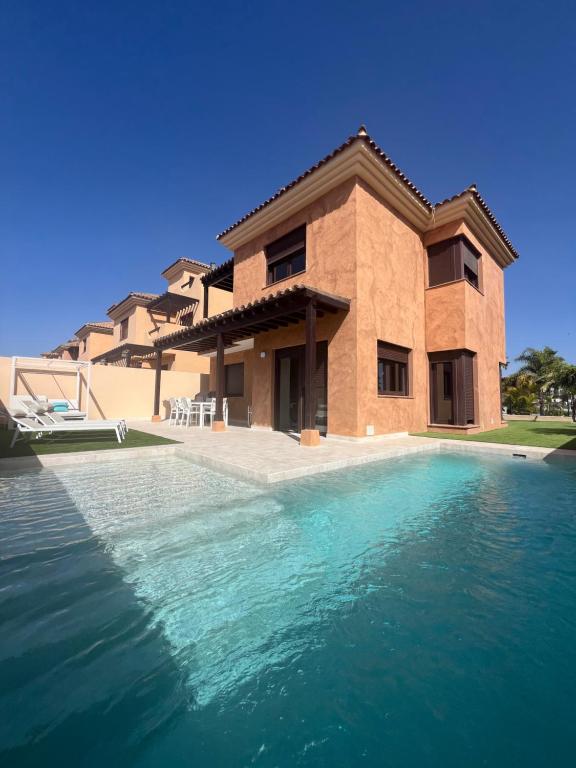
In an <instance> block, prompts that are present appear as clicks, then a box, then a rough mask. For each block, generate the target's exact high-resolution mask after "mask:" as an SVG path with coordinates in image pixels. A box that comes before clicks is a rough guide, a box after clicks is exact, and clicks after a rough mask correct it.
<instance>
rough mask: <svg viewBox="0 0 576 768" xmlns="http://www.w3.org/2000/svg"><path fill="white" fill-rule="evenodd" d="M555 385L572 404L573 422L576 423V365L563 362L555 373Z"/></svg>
mask: <svg viewBox="0 0 576 768" xmlns="http://www.w3.org/2000/svg"><path fill="white" fill-rule="evenodd" d="M554 383H555V385H556V387H557V388H558V390H559V391H560V392H561V393H562V394H563V395H566V397H567V399H569V402H570V413H571V414H572V421H576V365H571V364H570V363H566V362H564V361H562V362H561V363H559V364H558V366H557V367H556V370H555V372H554Z"/></svg>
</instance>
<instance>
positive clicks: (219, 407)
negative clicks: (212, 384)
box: [212, 333, 226, 432]
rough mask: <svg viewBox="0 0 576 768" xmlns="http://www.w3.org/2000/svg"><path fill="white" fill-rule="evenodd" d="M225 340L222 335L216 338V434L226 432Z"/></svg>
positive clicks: (214, 426) (214, 428) (213, 428)
mask: <svg viewBox="0 0 576 768" xmlns="http://www.w3.org/2000/svg"><path fill="white" fill-rule="evenodd" d="M225 429H226V425H225V423H224V339H223V337H222V333H219V334H217V336H216V413H215V414H214V421H213V422H212V430H213V431H214V432H224V430H225Z"/></svg>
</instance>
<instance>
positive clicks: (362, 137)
mask: <svg viewBox="0 0 576 768" xmlns="http://www.w3.org/2000/svg"><path fill="white" fill-rule="evenodd" d="M358 142H362V143H364V144H365V145H366V146H367V147H368V148H369V149H370V151H371V152H373V153H374V155H376V156H377V157H378V158H379V159H380V160H382V161H383V162H384V163H385V164H386V165H387V166H388V168H390V170H391V171H393V173H394V174H395V175H396V177H397V178H398V180H399V181H400V182H401V183H402V184H404V185H405V186H406V187H407V188H408V189H410V191H411V192H413V193H414V194H415V195H416V196H417V197H418V198H420V200H421V201H422V203H423V204H424V205H425V206H426V207H427V208H429V209H430V210H432V207H433V206H432V203H431V202H430V201H429V200H427V199H426V197H425V196H424V194H423V193H422V192H421V191H420V190H419V189H418V187H416V185H415V184H414V183H413V182H411V181H410V179H409V178H408V177H407V176H406V174H405V173H403V172H402V171H401V170H400V168H398V166H397V165H396V164H395V163H393V162H392V160H391V159H390V158H389V157H388V155H387V154H386V153H385V152H384V150H383V149H381V148H380V147H379V146H378V144H376V142H375V141H374V139H372V138H371V136H369V135H368V132H367V130H366V127H365V126H364V125H361V126H360V128H359V129H358V132H357V133H356V134H355V135H353V136H349V137H348V138H347V139H346V141H345V142H344V143H343V144H341V145H340V146H339V147H336V149H335V150H333V151H332V152H330V154H328V155H326V156H325V157H323V158H322V159H321V160H319V161H318V162H317V163H314V165H313V166H311V167H310V168H308V169H307V170H305V171H304V172H303V173H301V174H300V176H298V177H297V178H296V179H294V181H291V182H290V183H289V184H286V186H284V187H280V189H278V190H277V191H276V192H275V193H274V194H273V195H272V196H271V197H269V198H268V199H267V200H264V202H263V203H261V204H260V205H258V206H256V208H253V209H252V210H251V211H249V212H248V213H247V214H246V215H245V216H242V218H241V219H238V221H236V222H234V224H231V225H230V226H229V227H227V228H226V229H225V230H224V231H223V232H220V234H219V235H217V236H216V239H217V240H221V239H222V238H223V237H224V236H225V235H227V234H228V233H229V232H232V230H233V229H236V227H239V226H240V224H243V223H244V222H245V221H247V220H248V219H249V218H251V217H252V216H254V215H255V214H256V213H258V212H259V211H261V210H262V209H263V208H266V207H267V206H269V205H270V204H271V203H273V202H274V201H275V200H278V198H279V197H282V196H283V195H285V194H286V193H287V192H288V191H289V190H291V189H293V188H294V187H295V186H296V185H297V184H300V183H301V182H302V181H304V179H306V178H307V177H308V176H310V175H311V174H313V173H315V172H316V171H318V170H319V169H320V168H322V167H323V166H325V165H327V164H328V163H329V162H330V161H331V160H333V159H334V158H335V157H337V156H338V155H340V154H342V152H344V150H346V149H348V147H351V146H352V145H353V144H355V143H358Z"/></svg>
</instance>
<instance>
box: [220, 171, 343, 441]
mask: <svg viewBox="0 0 576 768" xmlns="http://www.w3.org/2000/svg"><path fill="white" fill-rule="evenodd" d="M303 223H306V225H307V227H306V272H305V273H304V274H302V275H296V276H294V277H293V278H289V279H287V280H282V281H281V282H279V283H275V284H274V285H272V286H267V285H266V256H265V252H264V248H265V246H266V245H267V243H269V242H271V241H272V240H275V239H276V238H278V237H281V236H282V235H283V234H285V233H286V232H289V231H290V230H292V229H294V228H295V227H297V226H299V225H301V224H303ZM355 252H356V184H355V180H354V179H350V181H348V182H346V183H345V184H342V185H340V186H339V187H337V188H336V189H334V190H332V191H331V192H329V193H328V194H327V195H325V196H324V197H322V198H320V199H319V200H317V201H315V202H314V203H312V204H311V205H309V206H307V207H306V208H304V209H303V210H302V211H300V212H299V213H298V214H297V215H295V216H292V217H291V218H289V219H287V220H286V221H284V222H283V223H282V225H280V226H277V227H274V228H273V229H270V230H268V231H267V232H266V233H265V234H264V235H262V236H260V237H258V238H256V239H255V240H253V241H251V242H250V243H248V244H247V245H245V246H243V247H242V248H240V249H239V250H238V251H237V252H236V253H235V256H234V306H240V305H242V304H246V303H248V302H250V301H254V300H255V299H260V298H262V297H263V296H266V295H269V294H270V293H274V292H275V291H278V290H281V289H283V288H288V287H290V286H291V285H294V284H299V283H305V284H306V285H308V286H311V287H314V288H318V289H320V290H323V291H326V292H328V293H333V294H336V295H339V296H343V297H345V298H349V299H352V305H351V308H350V312H348V313H347V314H342V315H338V316H336V315H327V316H325V317H324V318H321V319H320V320H319V321H318V327H317V337H318V340H319V341H321V340H328V342H329V352H328V412H329V420H330V421H329V429H330V431H338V433H339V434H343V435H355V434H356V433H357V431H358V413H357V407H356V401H357V376H356V370H357V365H356V354H357V352H356V336H357V318H356V308H357V302H356V301H355V299H356V290H357V277H356V264H355V258H354V254H355ZM303 343H304V327H303V325H302V326H296V327H291V328H286V329H283V330H278V331H269V332H268V333H262V334H260V335H258V336H256V337H255V339H254V369H253V385H252V412H253V424H254V426H257V427H270V426H271V425H272V422H273V402H272V400H273V398H272V392H273V377H274V350H275V349H279V348H282V347H289V346H296V345H299V344H303ZM262 352H263V353H264V357H263V356H262V355H261V353H262ZM351 373H352V375H350V374H351Z"/></svg>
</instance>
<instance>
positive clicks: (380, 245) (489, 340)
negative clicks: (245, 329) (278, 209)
mask: <svg viewBox="0 0 576 768" xmlns="http://www.w3.org/2000/svg"><path fill="white" fill-rule="evenodd" d="M303 223H305V224H306V225H307V230H306V272H305V273H303V274H300V275H296V276H294V277H293V278H289V279H287V280H283V281H280V282H278V283H275V284H274V285H271V286H267V285H266V257H265V246H266V245H267V244H268V243H270V242H272V241H273V240H275V239H276V238H278V237H281V236H282V235H283V234H285V233H287V232H289V231H291V230H292V229H294V228H296V227H297V226H299V225H301V224H303ZM460 232H461V233H463V234H465V235H466V236H467V237H468V238H469V239H470V240H471V241H472V243H473V244H474V245H475V246H476V247H477V248H478V249H479V251H480V253H481V264H480V280H481V291H477V290H476V289H475V288H473V287H472V286H471V285H469V284H468V283H467V282H465V281H459V282H456V283H452V284H449V285H446V286H441V287H439V288H432V289H428V288H427V281H428V275H427V252H426V246H427V245H429V244H431V243H432V242H436V241H439V240H442V239H445V238H447V237H451V236H452V235H454V234H457V233H460ZM234 257H235V268H234V306H240V305H242V304H246V303H248V302H251V301H254V300H256V299H259V298H262V297H263V296H266V295H269V294H271V293H273V292H275V291H277V290H281V289H283V288H288V287H290V286H291V285H294V284H300V283H302V284H305V285H307V286H310V287H313V288H317V289H319V290H322V291H325V292H328V293H332V294H336V295H339V296H342V297H345V298H348V299H350V300H351V306H350V311H349V312H348V313H347V314H339V315H336V316H331V315H330V316H326V317H324V318H322V319H320V320H319V322H318V325H317V338H318V340H319V341H320V340H325V339H326V340H328V342H329V347H328V432H329V433H331V434H338V435H343V436H356V437H360V436H365V435H366V434H369V433H370V432H371V431H372V428H373V432H374V434H385V433H390V432H405V431H420V430H424V429H426V426H427V424H428V423H429V422H430V394H429V362H428V352H433V351H438V350H448V349H459V348H466V349H469V350H471V351H473V352H476V364H475V365H476V368H475V370H476V399H477V408H476V423H477V424H478V425H479V426H480V428H482V429H490V428H494V427H495V426H499V424H500V390H499V367H498V363H499V362H502V361H504V360H505V349H504V343H505V340H504V281H503V270H502V269H501V268H500V267H499V266H498V264H497V263H496V262H495V261H494V259H493V258H492V257H491V255H490V254H489V253H488V251H487V250H486V248H485V247H484V246H483V244H482V243H481V242H479V241H478V239H477V238H476V237H475V236H474V234H473V233H472V232H470V231H469V230H468V228H467V227H466V226H465V225H464V224H463V223H459V224H456V225H452V226H450V227H443V228H442V229H437V230H435V231H434V232H431V233H428V234H427V235H425V236H424V235H423V234H422V233H421V232H418V231H416V230H415V229H414V228H413V227H412V226H411V225H409V224H408V223H407V222H406V221H404V220H403V218H402V217H401V216H400V215H399V214H398V213H397V212H396V211H394V210H393V209H391V208H390V207H389V206H388V205H387V204H386V203H385V202H384V201H383V200H381V199H380V198H379V197H378V196H377V195H376V194H375V193H374V192H373V191H372V190H371V189H370V188H369V187H368V186H367V185H366V184H365V183H364V182H363V181H360V180H357V179H351V180H349V181H348V182H346V183H344V184H342V185H341V186H339V187H337V188H336V189H334V190H332V191H331V192H329V193H327V194H326V195H325V196H323V197H322V198H321V199H319V200H317V201H315V202H314V203H313V204H311V205H309V206H307V207H306V208H303V209H302V210H301V211H300V212H299V213H298V214H296V215H293V216H291V217H290V218H289V219H287V220H286V221H284V222H283V223H282V224H281V225H278V226H275V227H273V228H271V229H269V230H268V231H266V232H265V233H263V234H261V235H260V236H258V237H257V238H254V239H253V240H252V241H250V242H249V243H246V244H245V245H243V246H242V247H240V248H239V249H238V250H237V251H236V252H235V255H234ZM378 340H381V341H385V342H389V343H392V344H397V345H400V346H403V347H407V348H409V349H411V350H412V353H411V360H410V380H411V384H410V392H409V396H408V397H391V396H379V395H378V382H377V341H378ZM254 343H255V346H254V357H253V384H252V410H253V423H254V425H255V426H260V427H270V426H272V423H273V386H274V381H273V379H274V350H275V349H278V348H282V347H287V346H294V345H298V344H303V343H304V327H303V324H302V325H300V326H298V327H290V328H287V329H283V330H277V331H269V332H268V333H262V334H260V335H258V336H256V337H255V340H254ZM261 353H264V354H261Z"/></svg>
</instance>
